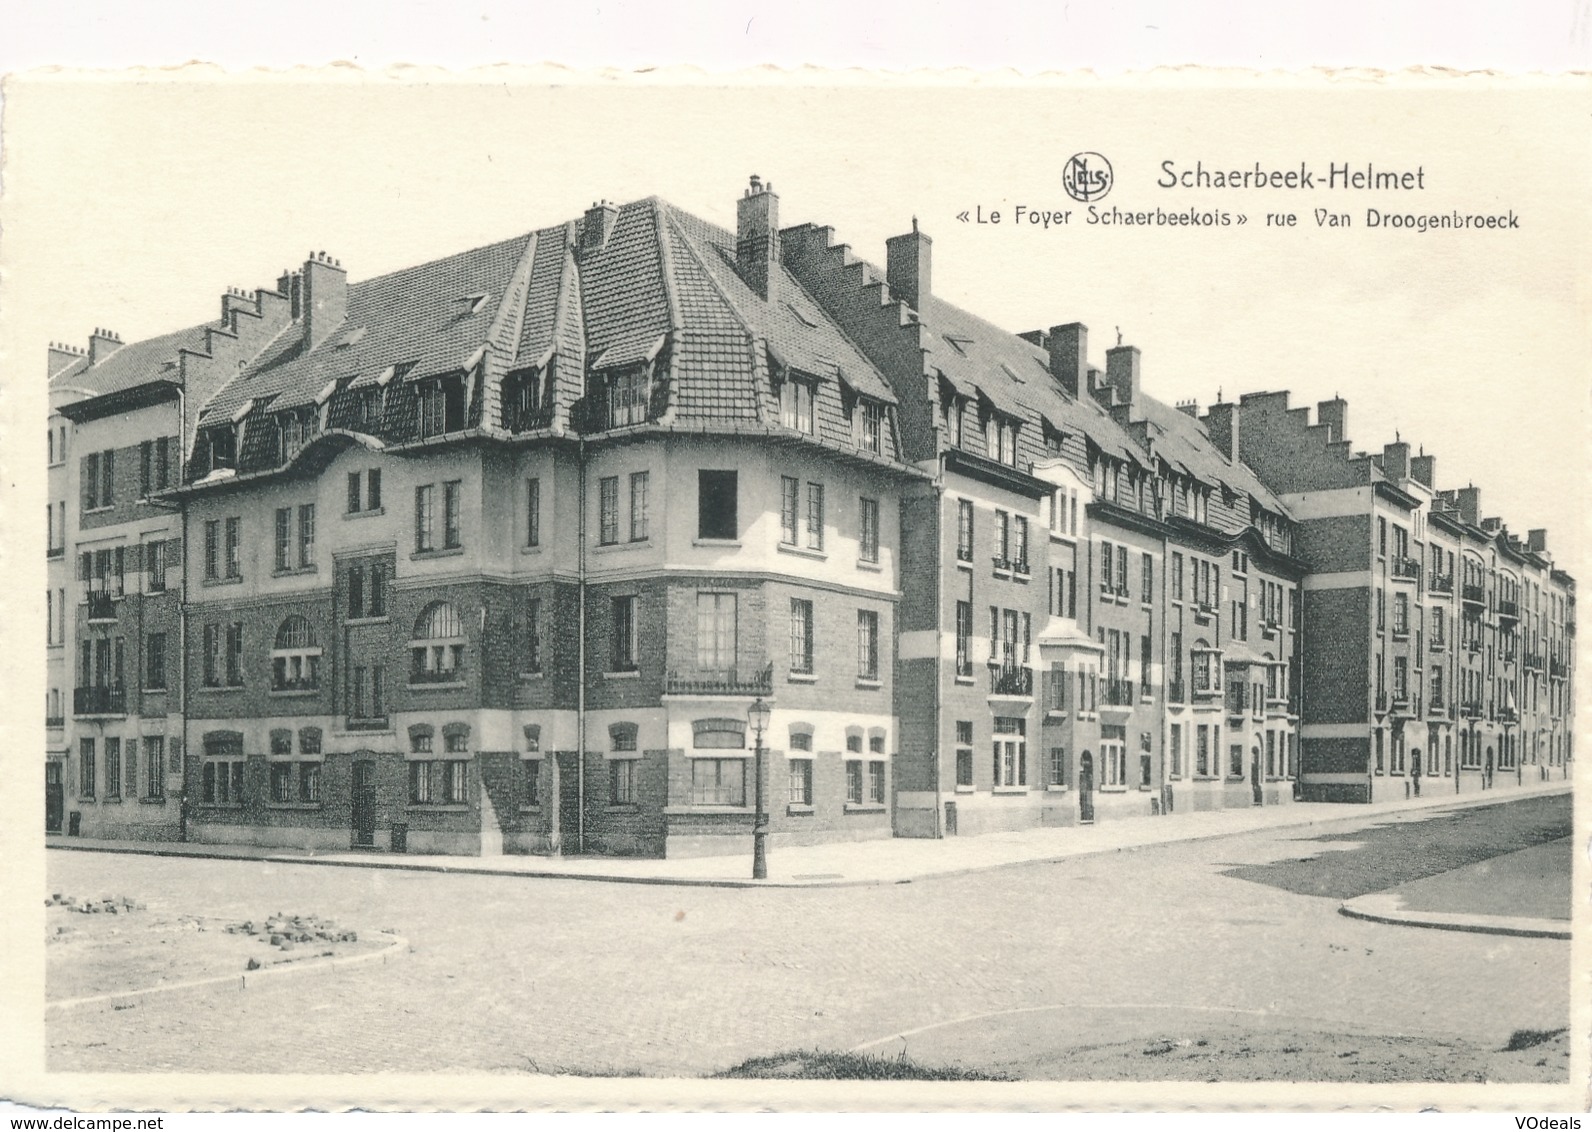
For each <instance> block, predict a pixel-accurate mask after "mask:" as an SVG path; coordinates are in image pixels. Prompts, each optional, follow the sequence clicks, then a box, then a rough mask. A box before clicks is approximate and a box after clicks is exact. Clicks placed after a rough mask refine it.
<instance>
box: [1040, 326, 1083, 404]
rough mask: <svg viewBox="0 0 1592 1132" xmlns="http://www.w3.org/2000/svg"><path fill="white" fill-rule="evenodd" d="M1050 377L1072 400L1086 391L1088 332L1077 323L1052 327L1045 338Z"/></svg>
mask: <svg viewBox="0 0 1592 1132" xmlns="http://www.w3.org/2000/svg"><path fill="white" fill-rule="evenodd" d="M1045 350H1046V351H1047V352H1048V353H1049V354H1050V372H1051V375H1052V376H1053V377H1054V378H1055V379H1056V380H1057V381H1058V382H1060V383H1061V387H1062V389H1064V390H1066V392H1067V393H1068V395H1069V396H1071V397H1072V398H1073V399H1074V400H1076V399H1077V398H1078V397H1079V396H1080V394H1081V393H1086V392H1088V389H1089V374H1088V370H1089V361H1088V356H1089V328H1088V327H1087V326H1085V325H1084V324H1083V323H1081V322H1069V323H1067V324H1066V325H1064V326H1052V327H1051V328H1050V333H1049V334H1048V335H1047V336H1046V337H1045Z"/></svg>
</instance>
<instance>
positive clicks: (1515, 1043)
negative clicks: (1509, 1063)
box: [1502, 1027, 1568, 1053]
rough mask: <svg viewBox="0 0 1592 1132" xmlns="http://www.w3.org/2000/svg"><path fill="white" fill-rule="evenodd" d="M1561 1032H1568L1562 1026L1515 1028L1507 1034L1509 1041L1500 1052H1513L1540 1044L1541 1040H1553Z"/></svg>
mask: <svg viewBox="0 0 1592 1132" xmlns="http://www.w3.org/2000/svg"><path fill="white" fill-rule="evenodd" d="M1563 1033H1568V1031H1567V1030H1566V1029H1564V1028H1563V1027H1561V1028H1560V1029H1557V1030H1516V1031H1515V1032H1514V1033H1512V1034H1510V1035H1509V1042H1508V1044H1507V1045H1505V1046H1504V1048H1503V1051H1502V1052H1504V1053H1514V1052H1516V1051H1517V1050H1523V1049H1530V1048H1531V1047H1532V1046H1540V1045H1541V1044H1542V1043H1543V1042H1551V1041H1553V1039H1554V1038H1557V1037H1558V1036H1559V1035H1560V1034H1563Z"/></svg>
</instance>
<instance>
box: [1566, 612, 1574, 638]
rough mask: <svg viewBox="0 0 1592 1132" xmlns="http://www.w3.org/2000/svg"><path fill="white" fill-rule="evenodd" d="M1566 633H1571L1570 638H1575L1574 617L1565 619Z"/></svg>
mask: <svg viewBox="0 0 1592 1132" xmlns="http://www.w3.org/2000/svg"><path fill="white" fill-rule="evenodd" d="M1564 631H1565V632H1566V633H1569V634H1570V636H1572V637H1573V636H1575V618H1574V617H1566V618H1565V619H1564Z"/></svg>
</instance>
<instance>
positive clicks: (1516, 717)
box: [1494, 707, 1520, 723]
mask: <svg viewBox="0 0 1592 1132" xmlns="http://www.w3.org/2000/svg"><path fill="white" fill-rule="evenodd" d="M1494 718H1495V719H1497V720H1498V722H1499V723H1518V722H1519V721H1520V713H1519V712H1518V711H1516V710H1515V709H1514V708H1512V707H1500V708H1498V709H1497V711H1496V713H1495V714H1494Z"/></svg>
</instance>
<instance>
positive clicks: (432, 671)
mask: <svg viewBox="0 0 1592 1132" xmlns="http://www.w3.org/2000/svg"><path fill="white" fill-rule="evenodd" d="M409 682H410V683H411V684H462V683H464V669H462V668H411V669H410V670H409Z"/></svg>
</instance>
